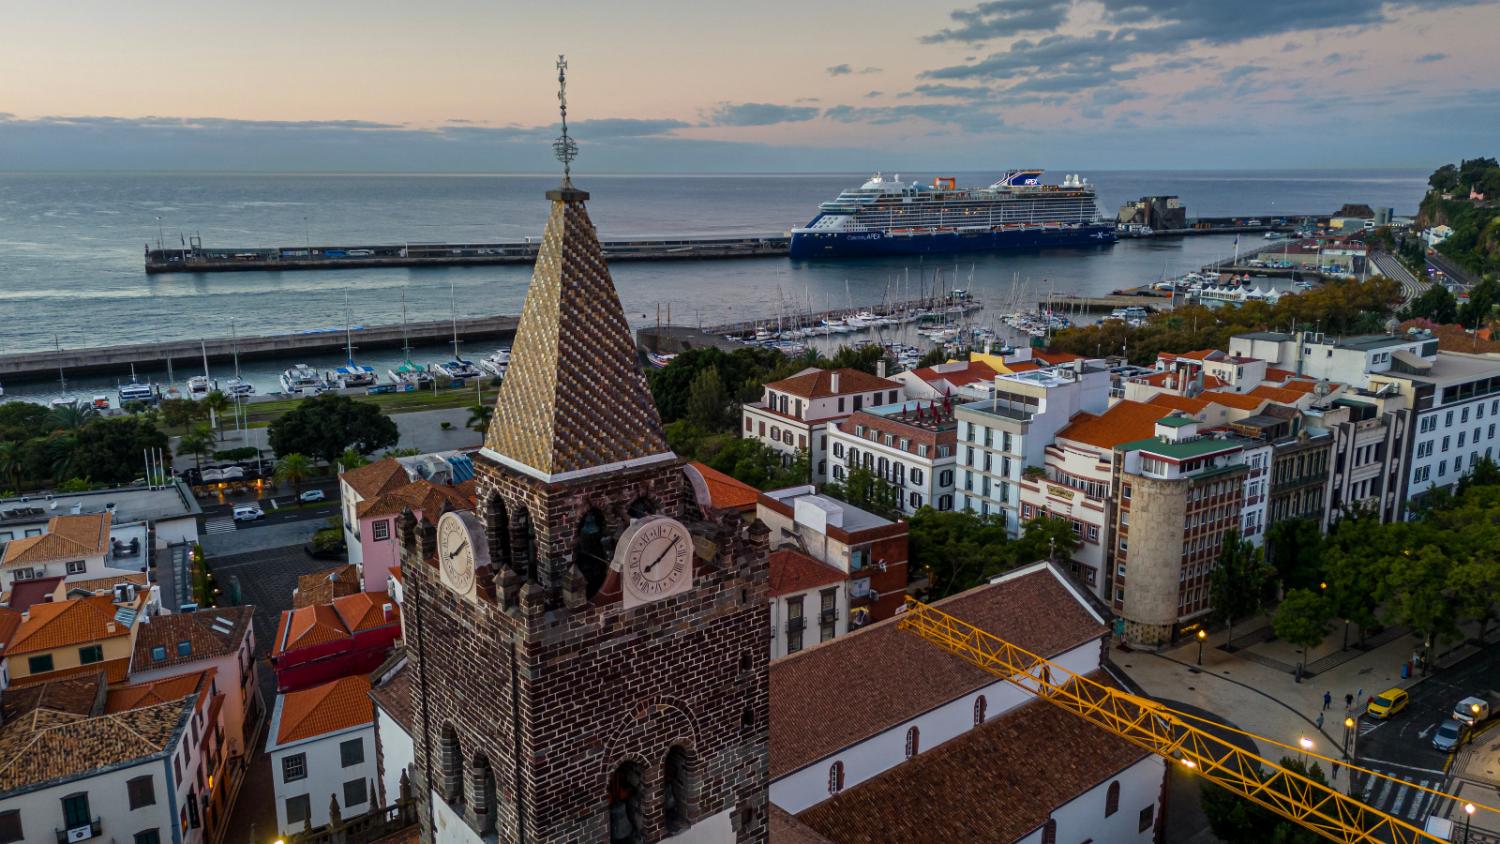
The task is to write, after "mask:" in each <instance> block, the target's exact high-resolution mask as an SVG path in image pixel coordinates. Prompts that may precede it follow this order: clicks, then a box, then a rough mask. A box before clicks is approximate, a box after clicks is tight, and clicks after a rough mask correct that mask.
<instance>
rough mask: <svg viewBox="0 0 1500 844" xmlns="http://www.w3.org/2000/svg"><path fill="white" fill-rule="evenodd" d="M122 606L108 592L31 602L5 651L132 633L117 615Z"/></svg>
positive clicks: (20, 651) (29, 650)
mask: <svg viewBox="0 0 1500 844" xmlns="http://www.w3.org/2000/svg"><path fill="white" fill-rule="evenodd" d="M140 600H141V601H144V596H143V597H142V598H141V599H140ZM119 609H120V607H117V606H116V605H115V603H114V599H113V597H112V596H109V595H95V596H93V597H91V598H73V599H71V600H67V601H49V602H44V603H39V604H32V605H31V607H30V608H29V609H28V610H27V612H28V613H29V615H30V617H29V618H27V619H26V620H25V621H22V622H21V624H20V626H19V627H17V628H16V632H15V633H14V634H12V635H11V639H10V644H9V645H7V646H6V649H5V651H6V653H7V654H10V655H11V656H15V655H16V654H27V653H37V652H39V651H50V650H52V649H53V648H62V647H67V646H69V645H82V644H88V643H89V642H99V641H103V640H105V639H113V638H117V637H120V636H129V635H130V625H129V624H125V623H121V622H119V621H117V620H116V619H115V613H116V612H117V611H118V610H119Z"/></svg>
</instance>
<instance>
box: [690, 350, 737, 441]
mask: <svg viewBox="0 0 1500 844" xmlns="http://www.w3.org/2000/svg"><path fill="white" fill-rule="evenodd" d="M729 409H730V408H729V393H728V392H726V391H725V389H724V383H723V382H722V381H720V380H719V368H718V367H717V366H710V367H708V368H706V369H703V370H700V371H699V372H698V375H697V377H695V378H694V379H693V383H692V385H691V386H690V387H689V388H688V401H687V417H686V418H687V420H688V422H690V423H692V424H693V425H696V426H697V427H699V428H701V429H703V430H705V431H719V430H723V429H724V428H726V427H733V423H732V422H730V421H729ZM726 423H727V424H726Z"/></svg>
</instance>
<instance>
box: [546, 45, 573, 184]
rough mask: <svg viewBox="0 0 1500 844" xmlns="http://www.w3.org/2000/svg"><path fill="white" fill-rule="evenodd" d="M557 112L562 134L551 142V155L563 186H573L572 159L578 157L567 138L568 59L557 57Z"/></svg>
mask: <svg viewBox="0 0 1500 844" xmlns="http://www.w3.org/2000/svg"><path fill="white" fill-rule="evenodd" d="M557 110H558V111H559V112H561V113H562V134H561V135H559V136H558V137H557V140H555V141H553V142H552V154H553V155H555V156H557V160H558V161H561V162H562V166H563V185H564V186H565V187H572V186H573V177H572V169H573V159H575V158H577V157H578V143H577V142H576V141H574V140H573V139H572V138H570V137H568V59H567V57H566V56H562V55H559V56H558V57H557Z"/></svg>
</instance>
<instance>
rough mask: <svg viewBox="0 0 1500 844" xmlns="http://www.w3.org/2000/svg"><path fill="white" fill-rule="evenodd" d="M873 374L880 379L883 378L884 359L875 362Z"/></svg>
mask: <svg viewBox="0 0 1500 844" xmlns="http://www.w3.org/2000/svg"><path fill="white" fill-rule="evenodd" d="M875 374H876V375H877V376H879V377H881V378H884V377H885V358H881V359H880V360H877V361H875Z"/></svg>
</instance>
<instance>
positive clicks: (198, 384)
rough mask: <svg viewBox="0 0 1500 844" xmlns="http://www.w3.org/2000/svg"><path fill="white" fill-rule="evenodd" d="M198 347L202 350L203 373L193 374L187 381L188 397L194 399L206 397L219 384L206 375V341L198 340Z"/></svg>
mask: <svg viewBox="0 0 1500 844" xmlns="http://www.w3.org/2000/svg"><path fill="white" fill-rule="evenodd" d="M198 348H199V350H201V351H202V352H203V374H202V375H194V376H193V377H192V378H189V379H188V382H187V394H188V398H190V399H192V400H194V401H198V400H199V399H204V398H207V397H208V394H209V393H211V392H213V391H214V390H217V389H218V388H219V385H218V384H216V383H214V380H213V379H212V378H210V377H208V342H207V341H206V340H199V341H198Z"/></svg>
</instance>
